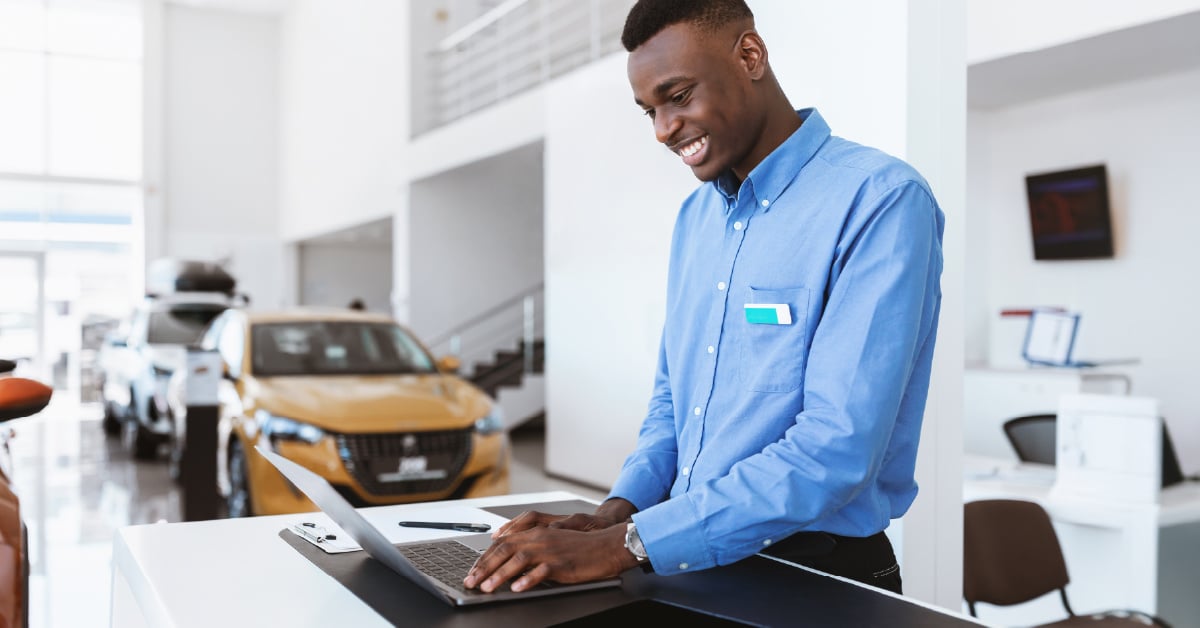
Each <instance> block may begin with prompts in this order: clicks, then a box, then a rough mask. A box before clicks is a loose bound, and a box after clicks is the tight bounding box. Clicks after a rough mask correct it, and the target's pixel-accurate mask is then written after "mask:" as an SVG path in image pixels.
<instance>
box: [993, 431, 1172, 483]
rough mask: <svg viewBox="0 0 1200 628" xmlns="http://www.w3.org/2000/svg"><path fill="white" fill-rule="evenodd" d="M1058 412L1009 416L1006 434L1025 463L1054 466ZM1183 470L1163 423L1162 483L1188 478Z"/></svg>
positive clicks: (1018, 457) (1019, 457)
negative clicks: (1012, 417) (1011, 417)
mask: <svg viewBox="0 0 1200 628" xmlns="http://www.w3.org/2000/svg"><path fill="white" fill-rule="evenodd" d="M1057 420H1058V415H1055V414H1031V415H1029V416H1020V417H1017V418H1015V419H1009V420H1008V421H1005V422H1004V435H1005V436H1007V437H1008V442H1009V444H1010V445H1012V448H1013V450H1014V451H1016V452H1017V459H1018V460H1020V461H1021V462H1038V463H1041V464H1049V465H1053V464H1054V462H1055V460H1056V456H1055V449H1056V447H1057V443H1058V436H1057V429H1058V428H1057V427H1056V425H1055V423H1056V421H1057ZM1184 479H1194V478H1184V475H1183V469H1182V468H1181V467H1180V466H1179V456H1178V455H1176V453H1175V444H1174V443H1172V442H1171V433H1170V432H1168V431H1167V422H1166V421H1163V423H1162V485H1163V488H1166V487H1168V486H1171V485H1174V484H1179V483H1180V482H1182V481H1184Z"/></svg>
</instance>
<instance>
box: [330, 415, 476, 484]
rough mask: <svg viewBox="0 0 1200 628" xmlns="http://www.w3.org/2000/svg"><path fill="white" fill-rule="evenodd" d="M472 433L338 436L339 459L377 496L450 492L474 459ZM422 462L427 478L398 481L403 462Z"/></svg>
mask: <svg viewBox="0 0 1200 628" xmlns="http://www.w3.org/2000/svg"><path fill="white" fill-rule="evenodd" d="M472 433H473V430H471V429H469V428H468V429H465V430H442V431H436V432H395V433H386V434H338V435H337V443H338V455H339V456H340V457H341V459H342V464H344V465H345V466H346V470H347V471H348V472H349V473H350V475H352V476H353V477H354V479H355V480H357V481H358V483H359V485H361V486H362V487H363V489H365V490H366V491H367V493H369V494H371V495H375V496H381V497H382V496H395V495H413V494H420V493H439V492H444V491H446V490H447V489H449V488H450V487H451V486H452V485H453V484H454V483H455V482H456V481H457V480H458V479H459V475H460V474H461V473H462V469H463V466H464V465H466V463H467V459H468V458H470V456H471V435H472ZM416 458H420V459H423V460H424V461H425V463H426V464H427V467H426V471H425V475H427V476H429V477H422V475H421V474H417V475H415V476H412V477H397V476H400V475H402V474H400V473H398V472H397V471H398V470H400V469H401V467H402V459H408V460H412V459H416ZM435 476H436V477H435Z"/></svg>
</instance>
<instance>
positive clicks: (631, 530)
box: [625, 523, 647, 561]
mask: <svg viewBox="0 0 1200 628" xmlns="http://www.w3.org/2000/svg"><path fill="white" fill-rule="evenodd" d="M625 549H627V550H629V553H630V554H633V556H634V557H635V558H637V559H638V560H639V561H641V560H646V558H647V556H646V547H645V546H644V545H642V537H641V535H639V534H638V531H637V526H635V525H634V524H632V523H630V524H629V525H628V526H626V528H625Z"/></svg>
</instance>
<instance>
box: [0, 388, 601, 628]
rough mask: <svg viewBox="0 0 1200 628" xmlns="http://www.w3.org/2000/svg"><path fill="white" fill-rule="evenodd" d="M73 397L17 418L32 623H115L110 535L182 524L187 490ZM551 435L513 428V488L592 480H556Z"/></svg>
mask: <svg viewBox="0 0 1200 628" xmlns="http://www.w3.org/2000/svg"><path fill="white" fill-rule="evenodd" d="M64 396H65V395H58V396H56V399H55V402H54V403H53V404H51V406H50V407H49V408H47V409H46V410H44V411H43V412H42V413H40V414H39V415H37V416H34V417H30V418H27V419H19V420H17V421H12V422H10V423H9V424H8V425H7V427H9V428H11V429H12V430H13V431H14V432H15V437H14V438H13V439H12V440H11V442H10V448H11V451H12V456H13V467H14V472H13V474H14V476H15V480H16V484H17V487H18V490H19V495H20V499H21V507H22V510H23V516H24V518H25V523H26V526H27V527H28V528H29V545H30V560H31V571H32V575H31V577H30V609H29V615H30V623H29V625H30V627H31V628H51V627H53V628H86V627H89V626H97V627H102V626H108V616H109V591H110V587H111V581H112V565H111V557H112V539H113V534H114V532H115V531H116V530H117V529H118V528H120V527H122V526H127V525H135V524H144V523H155V522H177V521H180V520H181V517H180V492H179V490H178V488H177V487H176V486H175V484H174V483H172V482H171V480H170V478H168V476H167V467H166V462H165V460H159V461H156V462H140V461H139V462H135V461H133V460H132V459H131V457H130V455H129V454H128V453H126V451H125V450H124V449H123V448H122V447H121V445H120V442H119V441H118V440H117V439H114V438H106V437H105V435H104V433H103V431H102V430H101V429H100V408H99V406H97V405H95V404H82V405H81V404H79V403H77V402H72V401H70V400H69V399H67V400H64V399H63V397H64ZM543 452H544V447H543V435H542V432H541V431H539V430H537V429H523V430H519V431H518V432H516V433H515V434H514V435H513V467H512V471H511V473H512V491H513V492H517V493H521V492H531V491H547V490H559V489H561V490H569V491H573V492H575V493H578V494H580V495H584V496H586V497H590V498H593V499H602V498H603V497H604V494H603V493H602V492H600V491H597V490H595V489H594V488H589V487H585V486H579V485H576V484H573V483H570V482H565V481H562V480H557V479H553V478H548V477H546V476H545V474H544V473H543V472H542V469H543V460H544V456H543Z"/></svg>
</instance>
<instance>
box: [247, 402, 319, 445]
mask: <svg viewBox="0 0 1200 628" xmlns="http://www.w3.org/2000/svg"><path fill="white" fill-rule="evenodd" d="M254 418H256V419H258V424H259V425H260V426H262V427H261V430H262V435H263V436H265V437H266V438H267V442H269V443H270V444H271V447H272V448H274V447H275V446H276V444H277V443H279V442H280V441H293V442H301V443H307V444H309V445H315V444H317V443H319V442H321V439H322V438H325V431H324V430H322V429H321V428H319V427H317V426H315V425H309V424H308V423H301V422H300V421H297V420H295V419H289V418H287V417H282V416H278V415H274V414H271V413H270V412H267V411H266V410H259V411H258V412H255V413H254Z"/></svg>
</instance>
